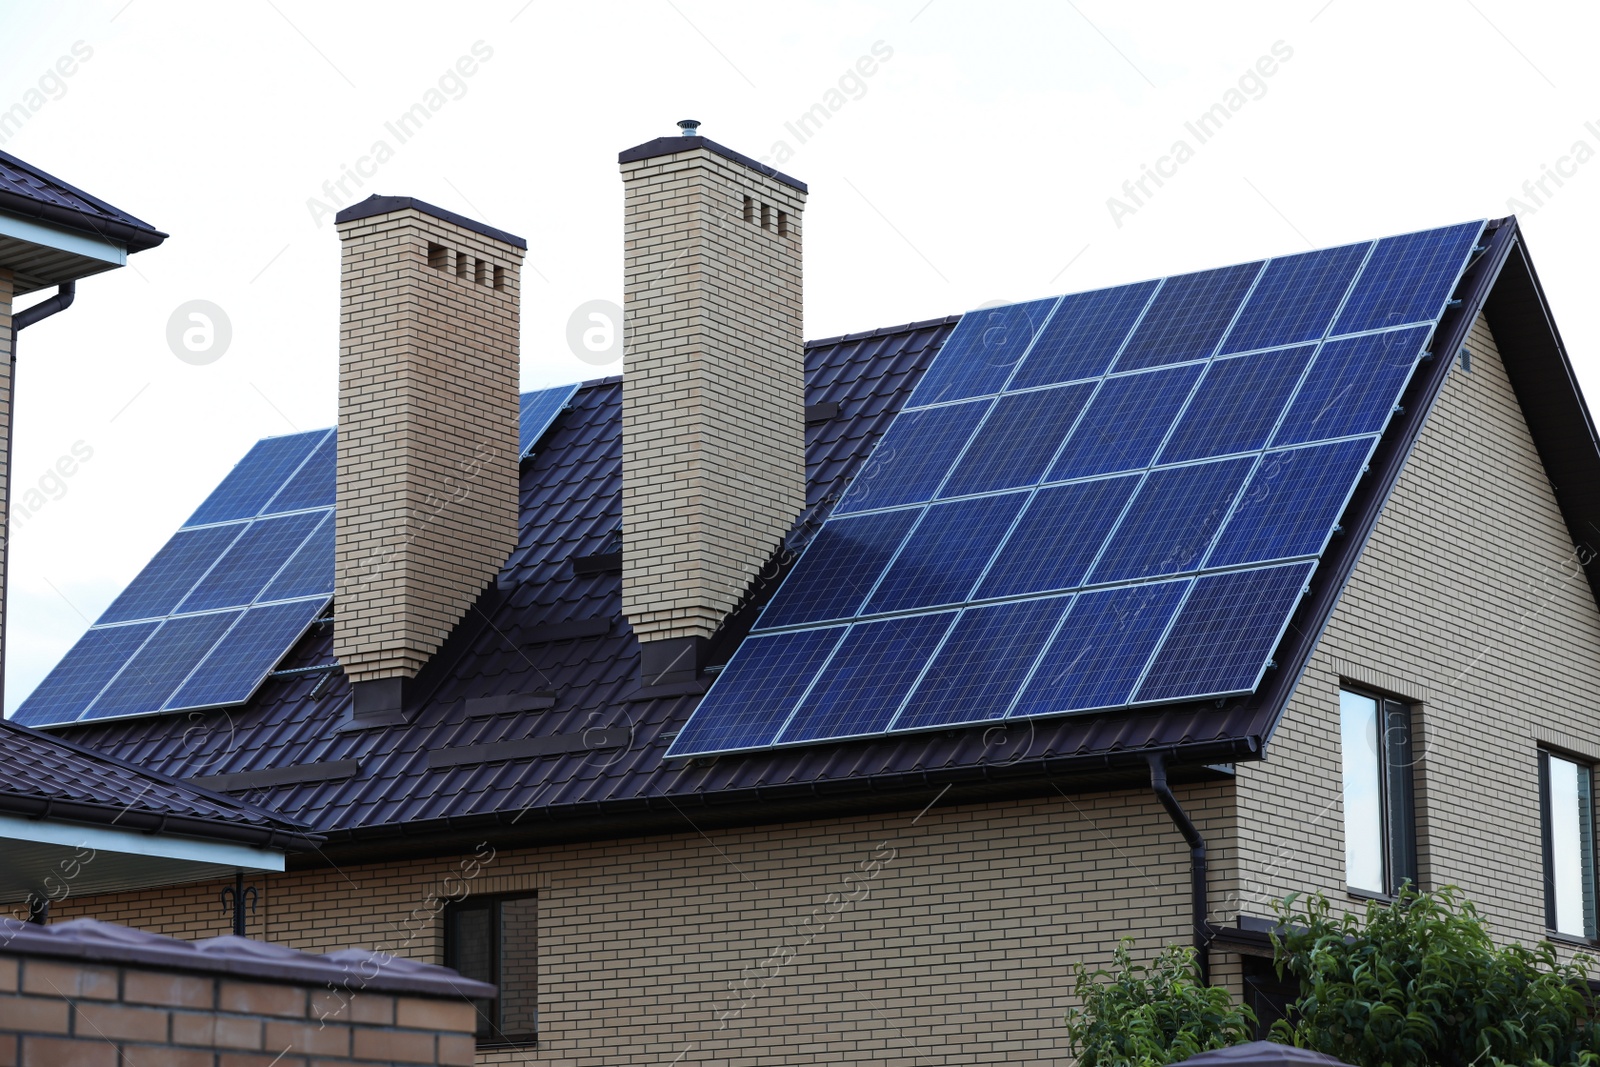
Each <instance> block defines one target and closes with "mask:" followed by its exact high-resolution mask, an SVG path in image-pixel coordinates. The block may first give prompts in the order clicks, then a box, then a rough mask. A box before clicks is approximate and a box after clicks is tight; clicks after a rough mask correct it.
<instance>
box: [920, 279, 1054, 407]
mask: <svg viewBox="0 0 1600 1067" xmlns="http://www.w3.org/2000/svg"><path fill="white" fill-rule="evenodd" d="M1056 300H1057V298H1056V297H1051V298H1050V299H1048V300H1035V301H1032V302H1030V303H1026V304H1008V305H1006V306H1005V307H997V308H981V309H979V310H977V311H969V312H967V313H966V314H965V315H963V316H961V321H960V322H959V323H957V324H956V328H955V329H954V330H953V331H951V334H950V337H949V339H948V340H947V341H945V343H944V347H943V348H942V349H940V350H939V355H938V358H936V359H935V360H934V361H933V366H931V367H929V368H928V371H927V373H926V374H924V375H923V376H922V381H920V382H918V383H917V388H916V391H915V392H913V393H912V394H911V402H910V404H909V405H907V406H909V407H920V406H922V405H924V404H939V403H943V402H945V401H947V400H963V399H965V398H967V397H973V396H986V395H988V394H990V393H998V392H999V391H1000V388H1001V386H1003V385H1005V384H1006V379H1007V378H1009V377H1011V372H1012V370H1013V369H1014V368H1015V367H1016V365H1017V360H1019V359H1021V358H1022V353H1023V352H1025V351H1027V349H1028V344H1029V342H1031V341H1032V340H1033V338H1034V336H1035V335H1036V334H1037V333H1038V332H1039V327H1041V326H1043V325H1044V322H1045V319H1046V318H1047V317H1048V316H1049V314H1050V309H1051V308H1053V307H1055V304H1056Z"/></svg>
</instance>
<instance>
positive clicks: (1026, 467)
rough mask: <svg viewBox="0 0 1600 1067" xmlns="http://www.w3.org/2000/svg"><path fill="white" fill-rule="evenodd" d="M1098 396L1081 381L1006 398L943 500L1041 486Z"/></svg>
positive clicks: (987, 421) (953, 475)
mask: <svg viewBox="0 0 1600 1067" xmlns="http://www.w3.org/2000/svg"><path fill="white" fill-rule="evenodd" d="M1093 391H1094V383H1092V382H1081V383H1079V384H1077V385H1064V386H1058V387H1056V388H1052V389H1040V390H1038V391H1036V392H1031V393H1012V394H1011V395H1009V396H1003V397H1001V398H1000V399H999V400H998V401H997V402H996V403H995V406H994V410H993V411H991V412H990V413H989V417H988V418H987V419H985V420H984V423H983V425H982V426H980V427H979V428H978V433H977V435H976V436H975V437H974V438H973V439H972V444H971V445H969V446H967V451H966V454H965V455H964V456H962V457H961V462H960V463H958V464H956V469H955V470H953V471H951V472H950V479H949V480H948V481H947V482H945V485H944V488H943V489H941V490H940V491H939V495H940V496H942V497H951V496H967V495H969V494H973V493H993V492H998V491H1000V490H1002V489H1014V488H1016V487H1018V486H1022V485H1036V484H1038V481H1039V479H1040V478H1042V477H1044V471H1045V468H1046V467H1048V466H1049V465H1050V460H1051V458H1052V457H1053V456H1055V454H1056V449H1058V448H1059V447H1061V442H1062V440H1063V439H1064V438H1065V437H1066V436H1067V432H1068V431H1069V430H1071V429H1072V424H1073V422H1074V421H1076V420H1077V417H1078V412H1080V411H1082V410H1083V405H1084V404H1085V403H1086V402H1087V401H1088V399H1089V394H1090V393H1091V392H1093Z"/></svg>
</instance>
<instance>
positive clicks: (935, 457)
mask: <svg viewBox="0 0 1600 1067" xmlns="http://www.w3.org/2000/svg"><path fill="white" fill-rule="evenodd" d="M993 403H994V402H993V401H991V400H969V401H967V402H966V403H964V404H951V405H950V406H948V407H938V408H924V409H922V410H920V411H903V412H901V413H900V414H899V415H898V416H896V417H895V420H894V423H893V425H891V426H890V427H889V432H888V433H886V434H884V435H883V437H882V438H881V439H880V440H879V441H878V443H877V445H876V446H875V447H874V448H873V450H872V455H871V456H870V457H869V458H868V459H867V462H866V463H864V464H862V466H861V471H860V472H859V473H858V474H857V475H856V476H855V479H854V480H853V481H851V483H850V491H849V492H848V493H846V494H845V497H844V500H843V502H842V503H840V505H839V507H838V509H837V511H836V514H840V515H846V514H849V513H850V512H852V511H866V510H868V509H876V508H890V507H895V506H897V505H900V504H916V503H920V502H922V501H924V500H931V499H933V494H934V492H935V491H936V490H937V489H938V488H939V483H940V482H942V481H944V478H945V475H946V474H948V473H949V471H950V468H951V466H952V465H953V464H954V463H955V461H956V457H957V456H958V455H960V453H961V450H962V449H963V448H965V447H966V444H967V440H968V439H969V438H970V437H971V436H972V431H973V429H974V428H975V427H976V426H977V425H978V420H979V419H980V418H982V417H983V415H984V413H985V412H987V411H988V410H989V408H990V407H992V406H993Z"/></svg>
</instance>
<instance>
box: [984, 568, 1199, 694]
mask: <svg viewBox="0 0 1600 1067" xmlns="http://www.w3.org/2000/svg"><path fill="white" fill-rule="evenodd" d="M1191 584H1192V583H1191V581H1190V580H1189V579H1183V580H1181V581H1176V582H1151V583H1147V584H1145V585H1133V586H1123V587H1122V588H1120V589H1101V590H1096V591H1094V592H1089V593H1083V594H1081V595H1079V596H1078V597H1077V599H1076V600H1074V601H1073V604H1072V608H1071V609H1070V610H1069V611H1068V612H1067V617H1066V620H1065V621H1064V622H1063V623H1062V625H1061V629H1060V630H1058V631H1057V632H1056V634H1055V637H1054V638H1053V639H1052V640H1051V642H1050V647H1049V648H1047V649H1046V650H1045V653H1044V655H1043V656H1042V657H1041V658H1040V660H1039V663H1038V666H1037V668H1036V669H1035V670H1034V672H1033V677H1032V678H1030V679H1029V680H1028V686H1027V688H1026V689H1024V690H1023V692H1022V695H1021V696H1020V697H1019V698H1018V699H1017V703H1016V706H1015V707H1013V708H1012V709H1011V717H1012V718H1018V719H1025V718H1030V717H1033V716H1039V715H1060V714H1062V713H1063V712H1071V711H1090V710H1093V709H1095V708H1115V707H1121V706H1123V705H1125V704H1127V703H1128V697H1129V695H1130V694H1131V693H1132V692H1133V687H1134V684H1135V683H1137V682H1138V680H1139V676H1140V675H1141V674H1142V673H1143V672H1144V668H1145V664H1147V663H1148V662H1149V661H1150V656H1151V653H1152V652H1154V651H1155V647H1156V644H1157V642H1159V641H1160V640H1161V635H1162V634H1164V633H1165V632H1166V629H1167V626H1168V624H1169V623H1170V622H1171V621H1172V616H1173V613H1174V612H1176V611H1177V610H1178V605H1179V604H1180V603H1182V601H1183V595H1184V594H1185V593H1186V592H1188V591H1189V586H1190V585H1191Z"/></svg>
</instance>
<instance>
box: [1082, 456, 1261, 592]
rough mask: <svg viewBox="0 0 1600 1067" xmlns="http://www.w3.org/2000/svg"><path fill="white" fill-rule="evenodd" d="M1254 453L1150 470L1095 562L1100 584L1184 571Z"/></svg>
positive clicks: (1224, 512) (1204, 545)
mask: <svg viewBox="0 0 1600 1067" xmlns="http://www.w3.org/2000/svg"><path fill="white" fill-rule="evenodd" d="M1255 462H1256V461H1255V457H1254V456H1239V457H1236V458H1234V459H1223V460H1217V461H1215V462H1212V463H1197V464H1194V465H1193V466H1188V467H1166V468H1163V469H1161V470H1156V471H1152V472H1151V473H1150V475H1149V476H1148V477H1146V478H1145V482H1144V484H1143V485H1142V486H1140V487H1139V492H1138V493H1136V494H1135V495H1134V498H1133V503H1132V504H1130V505H1129V506H1128V511H1127V514H1125V515H1124V516H1123V519H1122V522H1121V524H1120V525H1119V526H1118V527H1117V531H1116V533H1114V534H1112V535H1111V540H1110V541H1108V542H1107V543H1106V548H1105V552H1104V554H1103V555H1101V557H1100V561H1099V562H1098V563H1096V564H1095V565H1094V570H1093V571H1092V572H1091V573H1090V575H1089V580H1090V581H1091V582H1093V583H1094V584H1096V585H1103V584H1106V583H1109V582H1126V581H1131V580H1132V579H1135V578H1151V577H1157V576H1160V575H1163V574H1182V573H1183V572H1184V571H1187V570H1191V569H1193V568H1194V567H1196V566H1197V565H1198V564H1199V563H1200V560H1201V559H1202V558H1204V556H1205V554H1206V550H1207V549H1208V548H1210V547H1211V541H1212V539H1213V538H1214V537H1215V536H1216V533H1217V530H1218V528H1219V527H1221V525H1222V523H1223V520H1225V519H1226V518H1227V517H1228V509H1229V508H1230V507H1231V506H1232V504H1233V498H1234V497H1236V496H1237V495H1238V494H1239V487H1240V486H1241V485H1243V484H1244V480H1245V478H1246V477H1247V476H1248V475H1249V473H1250V468H1251V467H1253V466H1254V465H1255Z"/></svg>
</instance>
